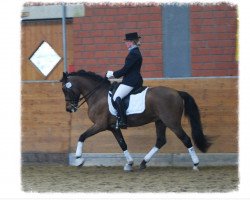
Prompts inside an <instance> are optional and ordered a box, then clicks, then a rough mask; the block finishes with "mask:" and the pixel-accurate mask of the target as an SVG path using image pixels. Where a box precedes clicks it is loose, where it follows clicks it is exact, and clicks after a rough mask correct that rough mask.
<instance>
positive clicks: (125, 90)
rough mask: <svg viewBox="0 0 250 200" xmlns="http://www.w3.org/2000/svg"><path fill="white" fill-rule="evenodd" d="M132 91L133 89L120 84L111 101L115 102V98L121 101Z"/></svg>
mask: <svg viewBox="0 0 250 200" xmlns="http://www.w3.org/2000/svg"><path fill="white" fill-rule="evenodd" d="M132 90H133V87H130V86H128V85H124V84H120V85H119V87H118V88H117V90H116V92H115V94H114V96H113V100H114V101H115V100H116V98H117V97H120V98H121V99H123V98H124V97H126V96H127V95H128V94H129V93H130V92H131V91H132Z"/></svg>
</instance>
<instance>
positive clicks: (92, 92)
mask: <svg viewBox="0 0 250 200" xmlns="http://www.w3.org/2000/svg"><path fill="white" fill-rule="evenodd" d="M106 79H107V78H106V77H105V78H104V79H103V80H102V81H101V82H100V83H99V84H98V85H97V86H96V87H95V88H94V89H93V90H91V91H90V92H88V93H87V94H86V95H84V96H83V97H80V98H79V100H78V103H80V102H81V101H82V100H83V99H84V101H83V102H82V103H81V104H80V105H78V106H77V107H75V106H74V105H73V104H71V106H73V107H75V108H76V109H78V108H80V107H81V106H82V105H83V104H84V103H85V102H86V101H87V100H88V99H89V98H90V97H91V96H92V95H93V94H94V93H95V92H96V91H97V90H98V88H99V87H100V86H101V85H102V84H103V83H104V81H106Z"/></svg>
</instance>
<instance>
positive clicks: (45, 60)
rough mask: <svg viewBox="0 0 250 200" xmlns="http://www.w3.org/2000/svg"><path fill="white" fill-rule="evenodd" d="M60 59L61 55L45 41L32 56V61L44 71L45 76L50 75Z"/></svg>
mask: <svg viewBox="0 0 250 200" xmlns="http://www.w3.org/2000/svg"><path fill="white" fill-rule="evenodd" d="M60 60H61V57H60V56H59V55H58V54H57V53H56V52H55V51H54V49H53V48H52V47H51V46H50V45H49V44H48V43H47V42H45V41H44V42H43V43H42V44H41V45H40V46H39V47H38V49H37V50H36V51H35V53H34V54H33V55H32V56H31V57H30V61H31V62H32V63H33V64H34V65H35V66H36V67H37V68H38V69H39V70H40V71H41V72H42V73H43V75H44V76H48V74H49V73H50V72H51V71H52V70H53V69H54V67H55V66H56V65H57V63H58V62H59V61H60Z"/></svg>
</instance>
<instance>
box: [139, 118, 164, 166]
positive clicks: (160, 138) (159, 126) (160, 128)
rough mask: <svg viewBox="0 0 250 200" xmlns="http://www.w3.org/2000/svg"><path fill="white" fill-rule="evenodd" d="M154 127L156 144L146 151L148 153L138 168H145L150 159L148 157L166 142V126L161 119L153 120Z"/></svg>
mask: <svg viewBox="0 0 250 200" xmlns="http://www.w3.org/2000/svg"><path fill="white" fill-rule="evenodd" d="M155 127H156V135H157V139H156V144H155V146H154V147H153V148H152V149H151V150H150V151H149V152H148V154H147V155H146V156H145V157H144V159H143V161H142V162H141V164H140V169H145V168H146V164H147V163H148V162H149V161H150V159H151V158H152V157H153V155H155V154H156V153H157V152H158V150H159V149H160V148H161V147H162V146H163V145H164V144H166V134H165V133H166V126H165V124H164V123H163V122H162V121H161V120H158V121H156V122H155Z"/></svg>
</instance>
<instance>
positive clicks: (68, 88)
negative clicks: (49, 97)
mask: <svg viewBox="0 0 250 200" xmlns="http://www.w3.org/2000/svg"><path fill="white" fill-rule="evenodd" d="M60 81H61V82H62V91H63V93H64V96H65V101H66V111H67V112H70V113H71V112H76V111H77V109H78V103H79V98H80V95H81V94H80V91H79V89H78V87H77V84H76V82H75V81H74V80H73V79H72V77H71V76H69V74H68V73H67V72H66V73H65V72H63V77H62V79H61V80H60Z"/></svg>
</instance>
